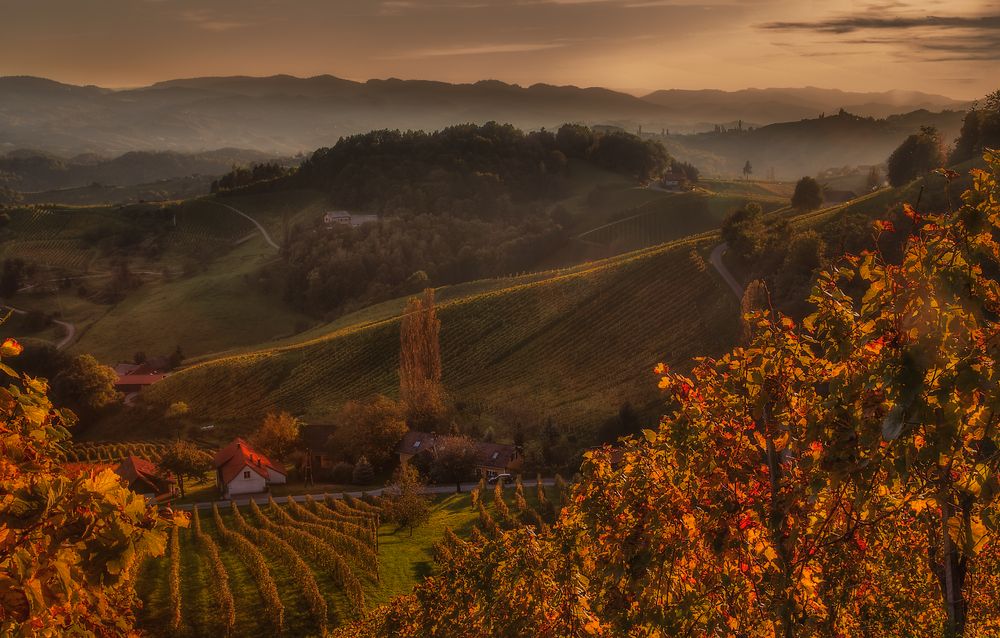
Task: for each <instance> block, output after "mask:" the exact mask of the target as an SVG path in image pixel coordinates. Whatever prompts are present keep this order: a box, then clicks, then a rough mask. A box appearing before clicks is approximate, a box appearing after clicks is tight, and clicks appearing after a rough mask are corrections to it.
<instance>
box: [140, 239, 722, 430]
mask: <svg viewBox="0 0 1000 638" xmlns="http://www.w3.org/2000/svg"><path fill="white" fill-rule="evenodd" d="M712 241H713V240H711V239H701V240H697V239H696V240H689V241H683V242H676V243H673V244H670V245H667V246H661V247H657V248H653V249H648V250H644V251H640V252H637V253H632V254H629V255H624V256H622V257H618V258H613V259H608V260H604V261H600V262H594V263H591V264H588V265H586V266H585V267H580V268H575V269H571V270H568V271H552V272H550V273H547V274H546V276H542V277H540V276H537V275H533V276H532V277H531V278H526V279H525V282H524V283H520V282H518V281H516V280H515V283H513V284H512V285H510V286H509V287H506V288H503V289H499V290H494V291H488V292H484V293H481V294H473V295H470V296H468V297H465V298H461V299H455V300H452V301H449V302H446V303H443V304H441V306H440V308H439V312H438V314H439V317H440V319H441V353H442V362H443V369H444V383H445V386H446V387H447V388H448V390H449V392H451V393H452V394H453V395H454V396H456V397H458V398H461V399H463V400H478V401H484V402H498V403H511V404H513V403H522V404H528V405H532V406H537V407H538V409H539V410H541V411H547V412H549V413H550V414H553V416H555V417H556V418H564V419H566V420H569V419H574V420H578V421H577V422H581V423H585V422H586V420H587V419H591V420H597V419H603V418H605V417H606V416H607V415H606V414H604V413H603V412H599V411H597V410H594V409H593V408H594V406H600V409H601V410H604V411H608V410H612V409H617V406H618V405H620V404H621V403H622V402H623V401H626V400H632V401H638V402H646V401H649V400H650V399H651V398H653V397H655V396H656V384H655V382H654V379H652V375H651V370H652V367H653V366H654V365H655V364H656V363H657V362H658V361H666V362H668V363H671V364H678V365H683V364H686V362H687V361H689V359H690V358H691V357H693V356H695V355H699V354H704V353H706V352H709V353H710V352H713V351H716V350H720V349H722V348H724V347H726V346H727V345H728V344H729V343H730V341H731V339H732V337H733V335H734V334H735V329H736V323H737V315H738V310H737V306H736V300H735V299H734V298H732V294H731V293H730V292H729V291H728V290H726V289H724V288H723V287H722V284H721V281H720V280H718V279H717V278H716V276H715V275H714V273H713V272H712V271H711V268H710V267H709V266H708V265H707V264H706V263H705V260H704V258H703V254H704V253H705V252H706V251H707V250H708V249H709V248H710V246H711V243H712ZM398 348H399V319H398V316H397V317H392V318H390V319H386V320H381V321H373V322H369V323H366V324H363V325H360V326H354V327H346V328H343V329H340V330H337V331H334V332H332V333H329V334H328V335H325V336H322V337H318V338H315V339H312V340H310V341H307V342H303V343H300V344H294V345H290V346H286V347H282V348H276V349H271V350H265V351H259V352H254V353H248V354H243V355H234V356H230V357H224V358H221V359H216V360H213V361H208V362H205V363H202V364H199V365H196V366H192V367H191V368H188V369H186V370H184V371H181V372H179V373H177V374H175V375H173V376H171V377H170V378H169V379H166V380H165V381H163V382H162V383H160V384H158V385H156V386H154V387H153V388H150V390H149V391H148V392H147V395H146V399H147V400H149V401H151V402H154V403H162V404H164V405H168V404H169V403H170V402H172V401H178V400H180V401H185V402H187V403H188V404H189V405H190V406H191V408H192V410H193V411H194V412H196V413H198V414H200V415H202V416H203V417H204V418H206V419H218V420H231V421H239V420H246V421H248V422H250V421H251V420H253V419H255V418H257V416H258V415H260V414H262V413H265V412H267V411H268V410H275V409H284V410H289V411H291V412H293V413H297V414H306V415H320V416H321V415H325V414H327V413H329V412H331V411H333V410H335V409H337V408H338V407H339V405H341V404H342V403H343V402H344V401H346V400H349V399H361V398H364V397H367V396H370V395H371V394H372V393H375V392H384V393H389V394H391V393H393V392H394V389H395V387H396V386H397V385H398V378H397V375H396V370H395V365H394V364H393V362H394V361H396V358H397V356H398ZM331 379H336V380H337V382H336V383H331Z"/></svg>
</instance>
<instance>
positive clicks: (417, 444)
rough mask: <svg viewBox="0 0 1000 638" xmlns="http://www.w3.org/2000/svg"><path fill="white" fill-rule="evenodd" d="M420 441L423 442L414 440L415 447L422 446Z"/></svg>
mask: <svg viewBox="0 0 1000 638" xmlns="http://www.w3.org/2000/svg"><path fill="white" fill-rule="evenodd" d="M420 443H421V441H414V442H413V447H414V448H418V447H420Z"/></svg>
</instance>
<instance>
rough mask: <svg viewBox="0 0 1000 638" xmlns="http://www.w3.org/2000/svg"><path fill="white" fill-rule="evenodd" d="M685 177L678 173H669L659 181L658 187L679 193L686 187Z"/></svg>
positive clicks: (686, 179) (686, 180)
mask: <svg viewBox="0 0 1000 638" xmlns="http://www.w3.org/2000/svg"><path fill="white" fill-rule="evenodd" d="M688 181H689V180H688V178H687V175H685V174H684V173H680V172H670V173H667V174H666V175H664V176H663V179H661V180H660V186H662V187H663V188H665V189H667V190H672V191H680V190H685V189H686V188H687V187H688Z"/></svg>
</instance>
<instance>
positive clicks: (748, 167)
mask: <svg viewBox="0 0 1000 638" xmlns="http://www.w3.org/2000/svg"><path fill="white" fill-rule="evenodd" d="M751 175H753V165H752V164H750V160H747V163H746V164H744V165H743V179H745V180H749V179H750V176H751Z"/></svg>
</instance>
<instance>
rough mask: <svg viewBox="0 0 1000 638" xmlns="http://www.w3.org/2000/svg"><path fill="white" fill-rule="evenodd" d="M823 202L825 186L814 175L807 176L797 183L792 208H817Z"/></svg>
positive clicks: (804, 209)
mask: <svg viewBox="0 0 1000 638" xmlns="http://www.w3.org/2000/svg"><path fill="white" fill-rule="evenodd" d="M822 204H823V187H822V186H820V185H819V182H817V181H816V180H815V179H813V178H812V177H809V176H806V177H803V178H802V179H800V180H799V181H798V182H797V183H796V184H795V192H794V193H792V208H794V209H796V210H800V211H807V210H816V209H817V208H819V207H820V206H821V205H822Z"/></svg>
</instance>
